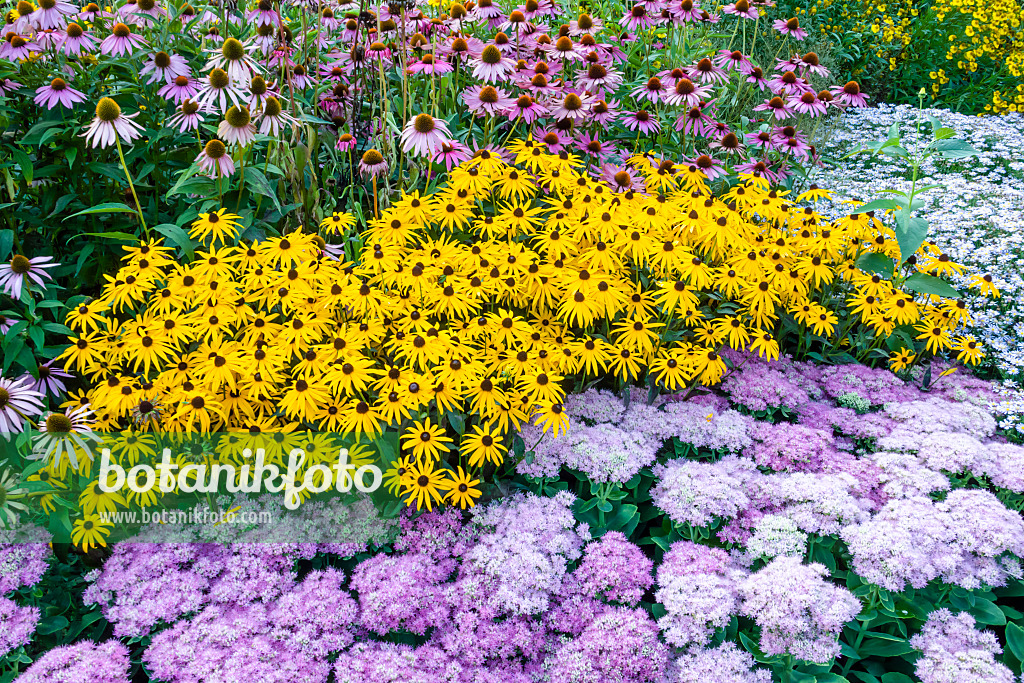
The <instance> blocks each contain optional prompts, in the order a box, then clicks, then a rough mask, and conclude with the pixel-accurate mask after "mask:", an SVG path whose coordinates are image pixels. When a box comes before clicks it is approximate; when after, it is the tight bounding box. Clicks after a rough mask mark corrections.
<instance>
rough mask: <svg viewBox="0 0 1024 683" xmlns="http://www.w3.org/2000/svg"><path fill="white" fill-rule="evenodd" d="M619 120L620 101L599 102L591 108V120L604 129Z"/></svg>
mask: <svg viewBox="0 0 1024 683" xmlns="http://www.w3.org/2000/svg"><path fill="white" fill-rule="evenodd" d="M617 118H619V101H618V100H612V101H611V102H606V101H605V100H597V101H595V102H594V103H593V104H592V105H591V107H590V120H591V121H593V122H594V123H595V124H597V125H598V126H601V127H602V128H604V127H607V126H608V124H610V123H611V122H612V121H615V120H616V119H617Z"/></svg>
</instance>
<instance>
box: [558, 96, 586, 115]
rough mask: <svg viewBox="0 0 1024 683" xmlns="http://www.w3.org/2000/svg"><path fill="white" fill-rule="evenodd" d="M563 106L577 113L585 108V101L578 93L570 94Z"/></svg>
mask: <svg viewBox="0 0 1024 683" xmlns="http://www.w3.org/2000/svg"><path fill="white" fill-rule="evenodd" d="M562 106H563V107H565V108H566V109H567V110H568V111H577V110H579V109H582V108H583V100H581V99H580V96H579V95H577V94H576V93H569V94H568V95H566V96H565V101H564V102H562Z"/></svg>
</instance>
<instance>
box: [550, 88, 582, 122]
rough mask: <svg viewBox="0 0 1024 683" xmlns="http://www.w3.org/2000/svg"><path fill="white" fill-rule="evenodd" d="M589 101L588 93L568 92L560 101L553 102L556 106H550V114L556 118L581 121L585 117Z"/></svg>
mask: <svg viewBox="0 0 1024 683" xmlns="http://www.w3.org/2000/svg"><path fill="white" fill-rule="evenodd" d="M590 101H591V98H590V96H589V95H577V94H576V93H569V94H568V95H566V96H565V97H564V98H563V99H562V101H561V102H560V103H558V102H557V101H556V102H555V103H554V104H556V105H557V106H555V107H553V108H552V110H551V116H552V117H554V118H555V119H558V120H562V119H572V120H573V121H582V120H583V119H585V118H586V117H587V112H588V111H589V108H590Z"/></svg>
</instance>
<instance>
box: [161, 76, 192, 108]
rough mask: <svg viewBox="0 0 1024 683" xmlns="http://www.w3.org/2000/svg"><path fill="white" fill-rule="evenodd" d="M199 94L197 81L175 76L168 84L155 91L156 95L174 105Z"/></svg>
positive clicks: (187, 77)
mask: <svg viewBox="0 0 1024 683" xmlns="http://www.w3.org/2000/svg"><path fill="white" fill-rule="evenodd" d="M198 92H199V81H197V80H196V79H194V78H191V77H189V76H175V77H174V79H172V80H171V81H170V82H169V83H167V84H166V85H164V86H163V87H161V88H160V89H159V90H157V91H156V94H157V95H159V96H160V97H162V98H164V99H165V100H170V101H172V102H174V103H175V104H181V103H182V102H183V101H185V100H188V99H192V98H193V97H195V96H196V94H197V93H198Z"/></svg>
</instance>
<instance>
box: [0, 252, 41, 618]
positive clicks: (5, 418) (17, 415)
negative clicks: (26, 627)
mask: <svg viewBox="0 0 1024 683" xmlns="http://www.w3.org/2000/svg"><path fill="white" fill-rule="evenodd" d="M18 258H25V257H24V256H21V257H18ZM25 260H26V261H27V260H28V259H25ZM3 278H4V273H3V267H0V282H2V280H3ZM31 379H32V378H31V377H20V378H18V379H7V378H5V377H0V399H2V400H0V434H4V435H6V434H19V433H21V431H22V430H23V429H24V424H25V418H26V417H29V416H32V417H36V416H38V415H39V413H41V412H42V410H43V395H42V394H40V393H39V392H38V391H35V390H34V389H32V388H31V387H30V386H29V385H28V382H29V381H30V380H31ZM4 627H5V628H7V627H8V625H7V624H6V623H5V625H4ZM33 630H34V629H33Z"/></svg>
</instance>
